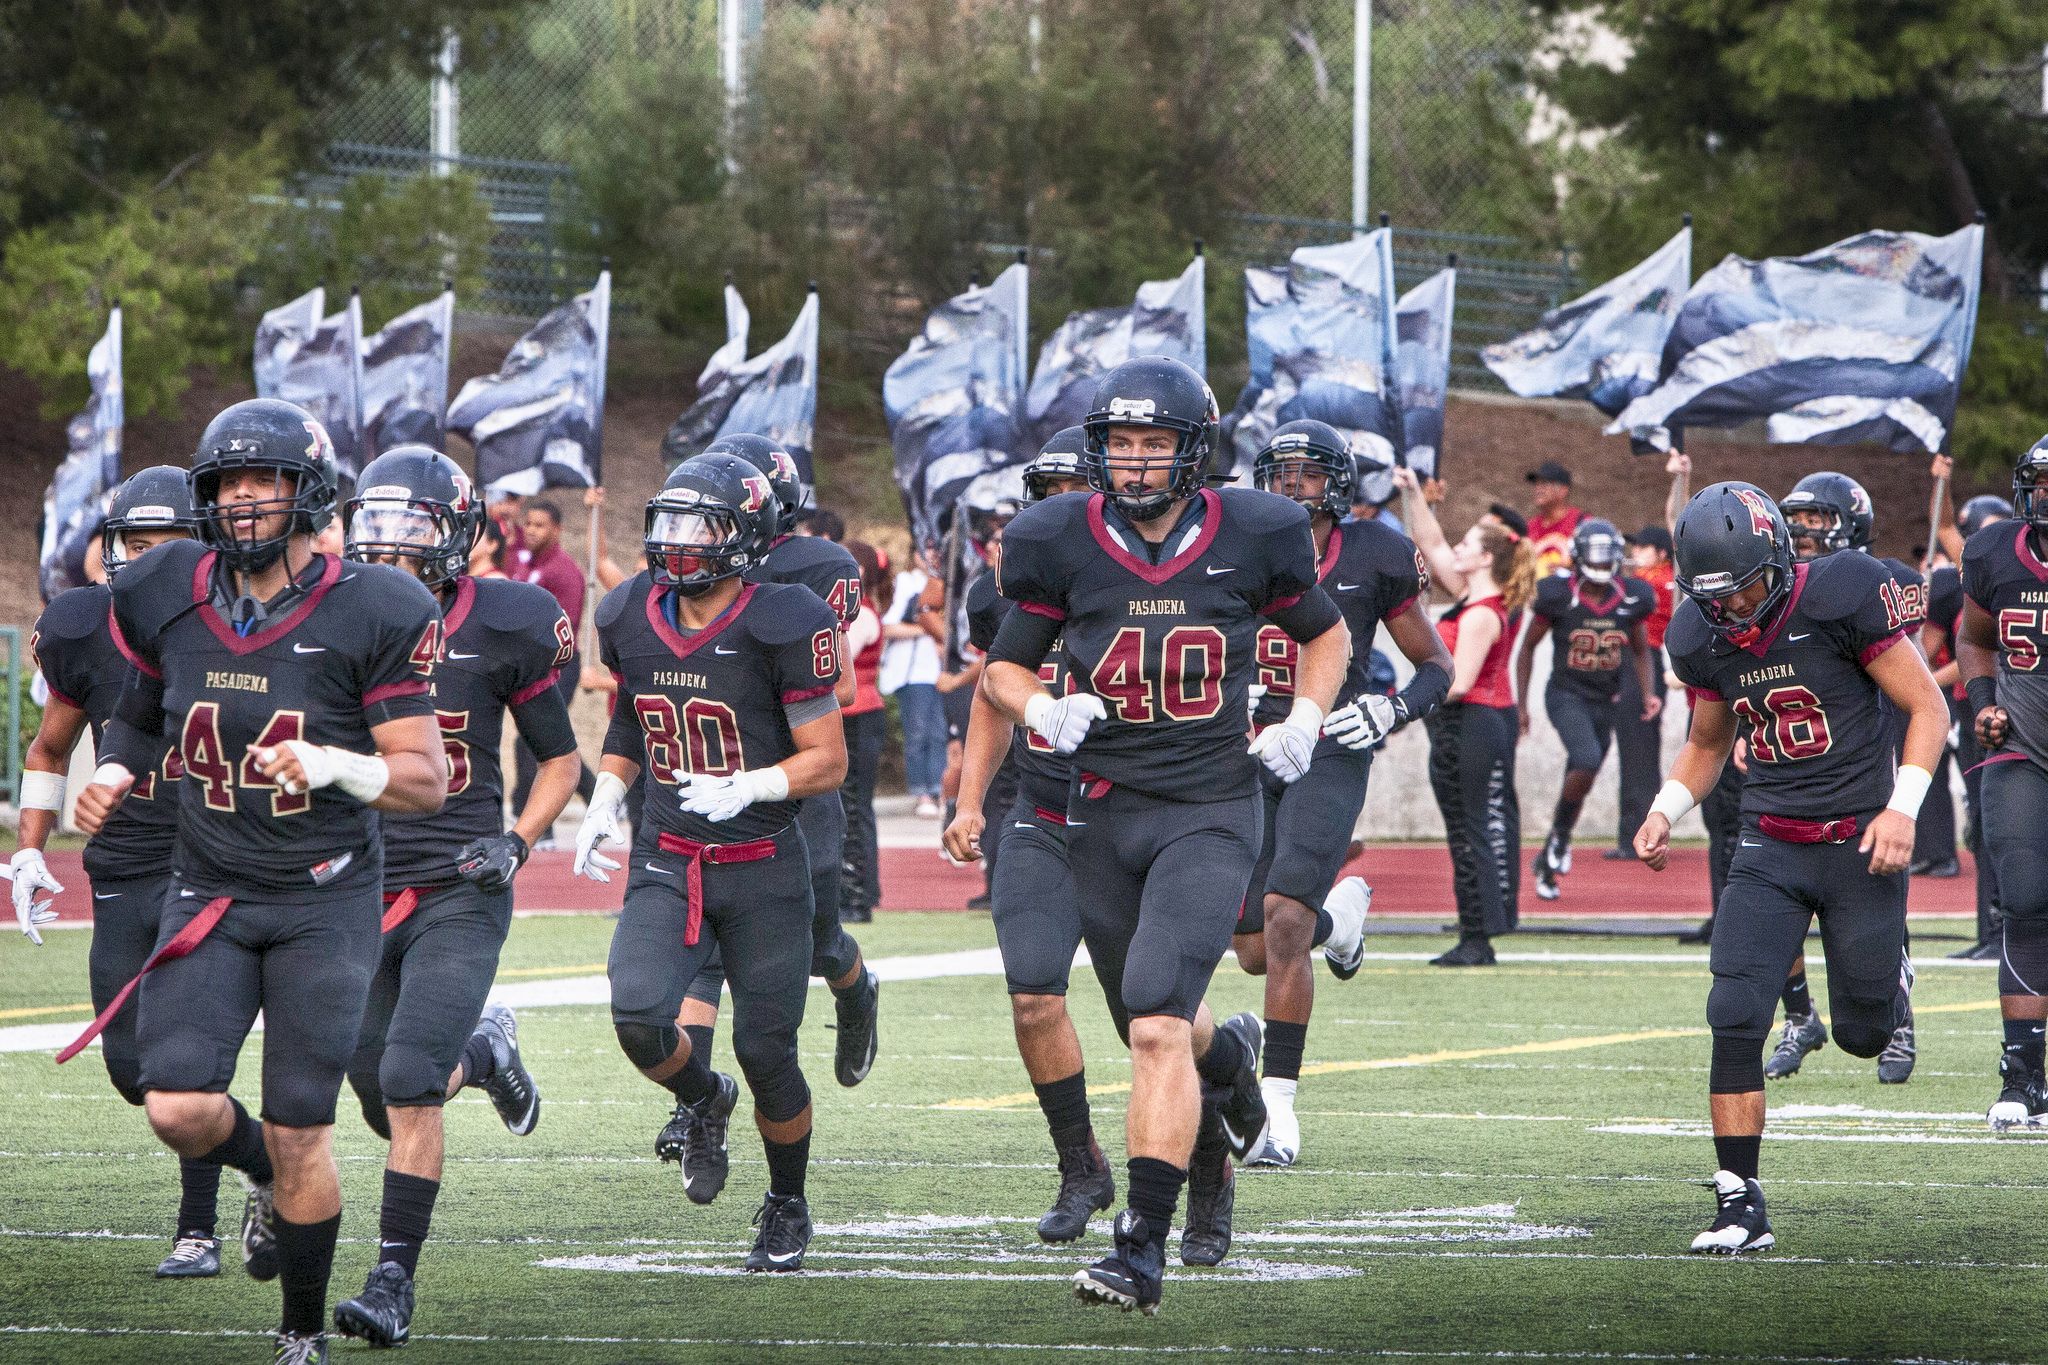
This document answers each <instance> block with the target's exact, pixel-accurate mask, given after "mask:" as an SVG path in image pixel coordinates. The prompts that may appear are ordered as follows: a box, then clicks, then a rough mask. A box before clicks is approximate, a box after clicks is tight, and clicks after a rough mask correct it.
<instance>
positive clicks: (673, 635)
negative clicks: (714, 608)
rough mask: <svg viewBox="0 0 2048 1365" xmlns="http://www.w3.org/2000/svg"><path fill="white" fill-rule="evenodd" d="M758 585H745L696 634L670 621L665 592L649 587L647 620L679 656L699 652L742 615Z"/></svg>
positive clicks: (662, 640)
mask: <svg viewBox="0 0 2048 1365" xmlns="http://www.w3.org/2000/svg"><path fill="white" fill-rule="evenodd" d="M756 586H758V585H756V584H753V583H749V584H747V585H746V586H745V587H743V588H741V589H740V595H739V596H738V597H736V598H734V599H733V603H732V605H731V606H729V607H727V608H726V609H725V610H724V611H722V612H720V613H719V614H718V616H717V617H716V618H715V619H714V620H713V621H712V622H711V624H710V625H708V626H706V627H704V629H702V630H700V631H698V632H697V633H696V634H695V635H692V636H687V637H685V636H684V635H682V634H680V633H679V632H678V631H677V630H676V629H675V628H674V627H673V626H671V625H669V623H668V617H667V615H666V614H664V613H663V611H662V609H661V594H660V593H658V592H656V591H655V590H654V589H653V588H652V587H649V588H648V590H647V624H648V625H650V626H653V627H654V633H655V634H656V635H657V636H659V637H660V639H661V642H662V643H663V644H665V645H667V646H668V647H669V648H670V649H672V650H674V651H675V656H676V657H677V658H678V659H687V658H689V657H690V655H692V654H694V653H696V652H697V650H699V649H701V648H703V647H704V646H705V645H706V644H709V643H710V642H711V641H712V640H713V639H714V638H716V637H717V635H718V633H719V632H720V631H722V630H724V629H725V628H726V627H727V626H729V625H731V624H732V623H733V622H734V621H737V620H738V619H739V615H740V613H741V612H743V611H745V610H746V609H747V603H749V602H751V601H753V600H754V589H755V588H756Z"/></svg>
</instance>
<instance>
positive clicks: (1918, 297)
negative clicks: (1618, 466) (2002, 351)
mask: <svg viewBox="0 0 2048 1365" xmlns="http://www.w3.org/2000/svg"><path fill="white" fill-rule="evenodd" d="M1983 267H1984V229H1983V227H1982V225H1981V224H1973V225H1971V226H1970V227H1966V228H1964V229H1962V230H1961V231H1959V232H1952V233H1950V234H1949V235H1948V236H1946V237H1928V236H1925V235H1923V234H1921V233H1918V232H1864V233H1859V234H1858V235H1856V236H1854V237H1850V238H1848V239H1846V240H1844V241H1840V242H1836V243H1835V244H1834V245H1833V246H1829V247H1823V248H1822V249H1821V250H1819V251H1815V252H1811V253H1809V254H1807V255H1805V256H1793V257H1776V256H1774V257H1770V258H1768V259H1766V260H1761V261H1751V260H1745V259H1744V258H1743V257H1740V256H1729V257H1728V258H1727V259H1725V260H1723V261H1722V262H1721V263H1720V264H1719V265H1717V266H1715V267H1714V268H1713V269H1712V270H1709V271H1708V272H1707V273H1706V274H1704V275H1702V276H1700V280H1699V283H1698V284H1695V285H1694V286H1693V287H1692V292H1691V293H1689V294H1687V295H1686V298H1685V304H1684V306H1683V307H1682V308H1680V309H1679V312H1678V320H1677V322H1676V323H1675V324H1674V325H1673V327H1672V329H1671V336H1670V339H1669V340H1668V341H1667V342H1666V343H1665V346H1664V368H1663V374H1664V379H1663V382H1662V383H1661V384H1659V385H1658V386H1657V388H1656V389H1655V390H1654V391H1652V392H1650V393H1648V394H1645V395H1644V396H1642V397H1641V398H1638V399H1636V400H1635V401H1634V402H1633V403H1630V404H1629V405H1628V407H1627V408H1626V409H1624V410H1623V411H1622V413H1621V415H1620V416H1619V417H1617V418H1616V419H1615V421H1614V423H1613V425H1612V426H1610V427H1609V428H1608V430H1609V431H1610V432H1626V433H1628V434H1629V435H1630V436H1632V437H1634V438H1635V439H1637V440H1640V441H1644V442H1647V443H1648V444H1650V445H1652V446H1655V447H1657V448H1658V449H1664V448H1667V447H1668V445H1669V429H1670V428H1671V427H1674V426H1732V425H1734V424H1735V423H1738V422H1743V421H1748V420H1750V419H1751V418H1756V417H1763V418H1767V419H1768V421H1767V423H1766V433H1767V434H1768V436H1769V438H1770V439H1771V440H1773V441H1783V442H1803V443H1808V444H1815V445H1836V444H1843V443H1848V442H1859V441H1875V442H1882V443H1884V444H1886V445H1889V446H1890V447H1891V448H1892V449H1893V450H1900V451H1907V450H1928V451H1936V450H1941V449H1943V448H1944V447H1945V446H1946V444H1947V441H1948V434H1949V425H1950V423H1952V422H1953V421H1954V420H1955V411H1956V392H1957V390H1958V389H1959V388H1960V387H1961V385H1962V380H1963V370H1964V367H1965V366H1966V365H1967V364H1968V362H1969V357H1970V341H1971V338H1972V336H1973V335H1974V334H1975V332H1976V327H1977V291H1978V286H1979V283H1980V281H1981V278H1982V276H1983Z"/></svg>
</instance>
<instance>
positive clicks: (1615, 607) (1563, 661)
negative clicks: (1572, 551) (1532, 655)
mask: <svg viewBox="0 0 2048 1365" xmlns="http://www.w3.org/2000/svg"><path fill="white" fill-rule="evenodd" d="M1656 609H1657V592H1656V589H1654V588H1652V587H1651V586H1650V585H1649V584H1648V583H1645V582H1643V580H1642V579H1640V578H1630V577H1629V576H1627V575H1626V574H1623V575H1621V576H1620V577H1618V578H1616V579H1615V580H1614V581H1613V582H1611V583H1589V582H1587V581H1586V580H1584V579H1582V578H1580V577H1579V576H1578V575H1577V574H1552V575H1551V576H1550V577H1548V578H1546V579H1544V580H1543V581H1542V582H1540V583H1538V584H1537V585H1536V597H1535V599H1534V600H1533V601H1532V602H1530V604H1529V610H1530V611H1531V612H1533V613H1534V614H1535V615H1537V616H1540V617H1542V618H1543V619H1544V620H1546V621H1548V622H1550V641H1551V645H1550V647H1551V654H1550V686H1552V687H1558V688H1563V689H1564V690H1565V691H1568V692H1576V693H1578V694H1579V695H1581V696H1585V697H1591V698H1593V699H1595V700H1597V701H1612V700H1613V699H1614V698H1615V697H1616V696H1617V695H1619V694H1620V692H1621V670H1622V666H1623V664H1625V663H1626V662H1627V661H1628V654H1629V641H1630V639H1631V638H1632V637H1633V636H1634V634H1635V628H1636V627H1637V626H1639V625H1641V624H1642V623H1643V622H1644V621H1647V620H1648V619H1649V618H1650V613H1652V612H1654V611H1655V610H1656Z"/></svg>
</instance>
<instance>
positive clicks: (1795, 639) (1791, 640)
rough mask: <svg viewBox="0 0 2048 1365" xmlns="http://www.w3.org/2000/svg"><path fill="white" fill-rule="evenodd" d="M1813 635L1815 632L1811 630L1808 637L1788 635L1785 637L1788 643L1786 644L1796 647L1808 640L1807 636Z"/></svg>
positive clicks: (1807, 634)
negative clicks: (1802, 641)
mask: <svg viewBox="0 0 2048 1365" xmlns="http://www.w3.org/2000/svg"><path fill="white" fill-rule="evenodd" d="M1812 634H1813V632H1812V631H1810V630H1809V631H1807V632H1806V635H1787V636H1786V637H1785V643H1786V644H1788V645H1796V644H1798V643H1799V642H1800V641H1801V640H1804V639H1806V638H1807V636H1809V635H1812Z"/></svg>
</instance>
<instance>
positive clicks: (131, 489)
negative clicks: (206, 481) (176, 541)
mask: <svg viewBox="0 0 2048 1365" xmlns="http://www.w3.org/2000/svg"><path fill="white" fill-rule="evenodd" d="M129 531H177V532H180V533H182V534H184V535H188V536H189V535H196V534H197V533H198V531H199V518H198V517H197V516H195V515H194V514H193V512H192V482H191V480H190V479H188V478H187V477H186V476H185V471H184V470H182V469H180V468H178V467H177V466H176V465H170V464H159V465H151V466H150V467H149V468H148V469H139V470H137V471H136V472H135V473H133V474H131V475H129V476H128V480H127V482H125V483H123V484H122V485H121V486H120V487H119V488H116V489H115V490H114V498H113V502H112V503H111V504H110V505H109V507H108V510H107V519H106V521H105V522H103V523H102V524H101V526H100V567H101V568H103V569H105V570H106V571H107V578H108V580H109V581H112V579H113V577H114V575H115V574H117V573H119V572H120V571H121V570H122V569H123V568H125V567H126V566H127V563H128V545H127V542H126V541H125V540H123V539H122V537H123V535H124V534H125V533H126V532H129Z"/></svg>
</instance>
